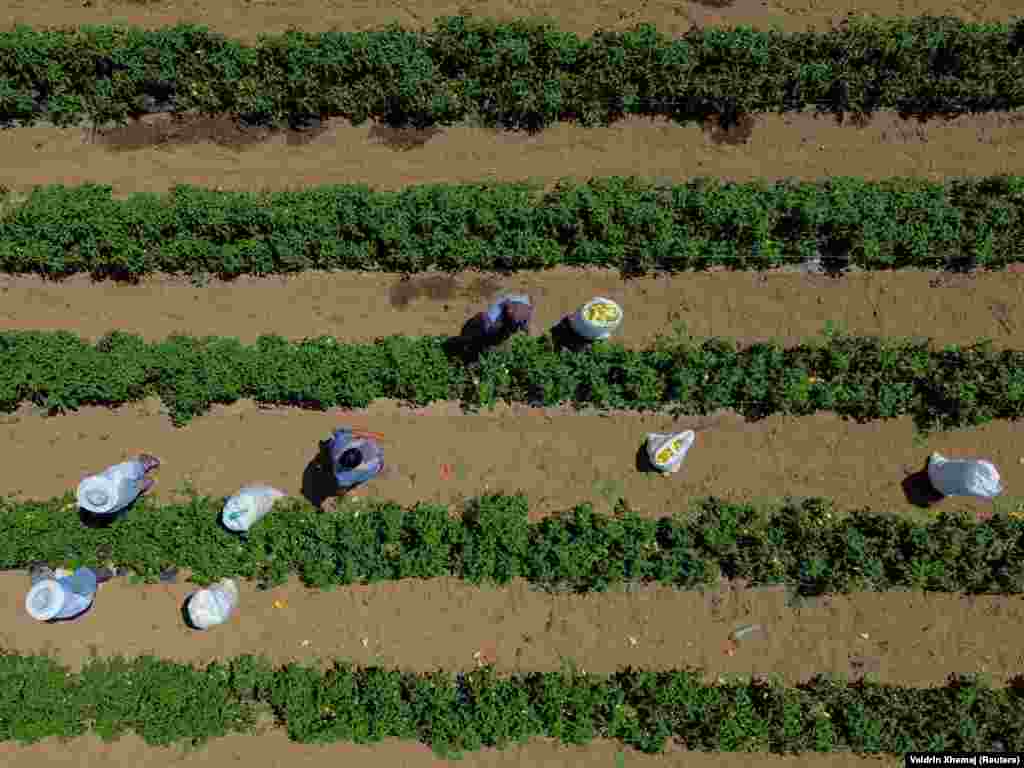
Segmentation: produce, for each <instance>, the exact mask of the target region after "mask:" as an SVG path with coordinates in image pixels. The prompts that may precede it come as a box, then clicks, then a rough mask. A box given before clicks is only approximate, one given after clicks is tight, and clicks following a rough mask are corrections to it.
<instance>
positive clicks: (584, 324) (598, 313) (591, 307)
mask: <svg viewBox="0 0 1024 768" xmlns="http://www.w3.org/2000/svg"><path fill="white" fill-rule="evenodd" d="M569 323H570V325H571V326H572V328H573V330H574V331H576V333H578V334H579V335H580V336H582V337H583V338H584V339H589V340H596V339H607V338H608V337H609V336H611V334H612V332H613V331H615V330H616V329H617V328H618V327H619V325H620V324H621V323H622V308H621V307H620V306H619V305H618V304H616V303H615V302H614V301H612V300H611V299H606V298H604V297H601V296H598V297H597V298H594V299H591V300H590V301H588V302H587V303H586V304H584V305H583V306H582V307H580V308H579V309H578V310H576V312H575V313H574V314H572V315H570V317H569Z"/></svg>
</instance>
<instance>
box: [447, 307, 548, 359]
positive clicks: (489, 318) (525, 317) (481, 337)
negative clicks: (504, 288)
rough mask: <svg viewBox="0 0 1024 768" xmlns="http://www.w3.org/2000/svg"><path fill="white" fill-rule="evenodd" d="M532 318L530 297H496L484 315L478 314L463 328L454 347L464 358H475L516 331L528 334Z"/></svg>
mask: <svg viewBox="0 0 1024 768" xmlns="http://www.w3.org/2000/svg"><path fill="white" fill-rule="evenodd" d="M532 317H533V305H532V304H531V303H530V297H529V296H525V295H522V294H507V295H504V296H500V297H499V298H498V299H497V300H496V301H495V302H494V303H493V304H491V306H490V307H488V309H487V311H486V312H480V313H478V314H476V315H474V316H473V317H471V318H470V319H469V321H468V322H467V323H466V324H465V325H464V326H463V328H462V333H461V334H460V336H459V337H458V339H457V341H456V343H457V344H458V345H459V346H460V347H461V350H462V351H463V353H464V354H466V355H467V356H468V358H476V357H477V356H478V355H479V354H480V353H481V352H483V351H484V350H485V349H487V348H488V347H492V346H494V345H496V344H499V343H500V342H502V341H504V340H505V339H507V338H508V337H509V336H511V335H512V334H514V333H516V332H519V331H528V330H529V328H530V319H531V318H532Z"/></svg>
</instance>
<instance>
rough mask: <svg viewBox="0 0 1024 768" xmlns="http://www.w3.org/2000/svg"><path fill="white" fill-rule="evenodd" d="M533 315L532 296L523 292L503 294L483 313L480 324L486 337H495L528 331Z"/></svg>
mask: <svg viewBox="0 0 1024 768" xmlns="http://www.w3.org/2000/svg"><path fill="white" fill-rule="evenodd" d="M532 317H533V305H532V304H530V297H529V296H524V295H522V294H512V295H507V296H501V297H500V298H499V299H498V300H497V301H495V302H494V303H493V304H491V306H490V307H489V308H488V309H487V311H486V312H483V313H481V316H480V325H481V328H482V330H483V334H484V336H485V337H486V338H495V337H497V336H500V335H502V334H506V333H514V332H515V331H526V330H529V327H530V319H531V318H532Z"/></svg>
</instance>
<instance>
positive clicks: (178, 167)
mask: <svg viewBox="0 0 1024 768" xmlns="http://www.w3.org/2000/svg"><path fill="white" fill-rule="evenodd" d="M0 160H2V161H3V166H4V174H3V180H2V181H3V184H4V185H6V186H7V187H8V188H11V189H14V190H18V191H24V190H28V189H30V188H31V187H32V186H35V185H39V184H66V185H78V184H84V183H96V184H110V185H112V186H113V187H114V192H115V194H127V193H130V192H140V191H144V192H165V191H166V190H168V189H169V188H170V187H172V186H173V185H175V184H193V185H197V186H205V187H221V188H223V189H238V190H250V191H251V190H259V189H263V188H271V189H284V188H297V187H309V186H316V185H321V184H368V185H370V186H372V187H376V188H382V189H399V188H403V187H406V186H409V185H413V184H428V183H430V184H433V183H441V182H447V183H478V182H481V181H518V180H524V179H532V180H535V181H537V182H539V183H542V184H552V183H553V182H555V181H557V180H558V179H559V178H563V177H567V178H574V179H577V180H586V179H588V178H591V177H594V176H630V175H637V176H642V177H645V178H658V179H661V180H671V181H683V180H685V179H688V178H691V177H695V176H714V177H718V178H723V179H727V180H734V181H751V180H756V179H766V180H772V179H779V178H786V177H789V178H795V179H806V180H816V179H819V178H822V177H825V176H842V175H849V176H860V177H864V178H867V179H880V178H887V177H891V176H913V177H919V178H927V179H931V180H933V181H938V180H941V179H943V178H945V177H951V176H986V175H994V174H1000V173H1017V174H1020V173H1022V172H1024V123H1022V122H1021V115H1020V113H1019V112H1010V113H1005V114H1001V113H999V114H997V113H993V114H983V115H969V116H963V117H958V118H956V119H953V120H948V121H947V120H935V121H930V122H927V123H919V122H917V121H906V120H902V119H900V118H899V117H898V116H897V115H895V114H894V113H889V112H881V113H878V114H877V115H876V116H875V117H874V118H873V119H872V121H871V122H870V123H869V124H868V125H867V126H866V127H863V128H858V127H856V126H853V125H851V124H850V123H849V121H847V124H845V125H839V124H837V122H836V120H835V118H833V117H831V116H820V117H816V116H814V115H813V114H790V115H783V116H780V115H761V116H758V117H757V118H756V119H755V120H754V122H753V123H752V124H749V125H747V126H746V127H745V128H743V129H735V130H733V131H731V132H730V133H722V132H721V131H719V130H718V129H716V128H714V127H713V126H703V127H702V126H700V125H694V124H691V125H677V124H673V123H670V122H668V121H665V120H649V119H643V118H630V119H628V120H623V121H621V122H618V123H615V124H613V125H611V126H609V127H606V128H601V127H595V128H583V127H580V126H576V125H572V124H568V123H558V124H555V125H553V126H551V127H549V128H547V129H545V130H544V131H541V132H540V133H537V134H535V135H532V136H531V135H529V134H525V133H521V132H508V131H505V132H498V131H494V130H490V129H486V128H482V127H472V126H469V125H460V126H452V127H449V128H445V129H438V130H430V131H423V132H415V131H396V130H393V129H388V128H387V127H382V126H380V125H377V124H374V123H365V124H363V125H361V126H353V125H351V124H349V123H347V122H346V121H344V120H330V121H327V122H326V123H325V124H323V125H322V126H321V127H320V128H319V129H317V130H316V131H312V132H308V133H298V132H286V133H277V134H271V133H268V132H267V131H266V130H258V129H249V130H242V129H239V128H238V127H236V126H235V125H234V123H233V122H232V121H230V120H228V119H227V118H190V119H188V120H185V121H184V122H180V121H179V122H175V121H174V120H173V119H172V118H171V117H170V116H168V115H153V116H148V117H146V118H144V119H143V120H142V121H140V122H139V123H137V124H129V125H127V126H125V127H111V128H108V129H106V132H105V133H102V132H100V133H93V132H92V131H91V130H90V129H87V128H83V127H72V128H53V127H45V126H34V127H27V128H15V129H10V130H4V131H0Z"/></svg>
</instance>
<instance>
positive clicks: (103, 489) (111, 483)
mask: <svg viewBox="0 0 1024 768" xmlns="http://www.w3.org/2000/svg"><path fill="white" fill-rule="evenodd" d="M145 476H146V472H145V467H143V466H142V462H141V461H138V460H132V461H126V462H123V463H121V464H115V465H114V466H112V467H108V468H107V469H105V470H103V471H102V472H101V473H99V474H98V475H91V476H89V477H87V478H85V479H84V480H82V482H80V483H79V484H78V492H77V497H78V506H80V507H81V508H82V509H85V510H88V511H89V512H91V513H93V514H94V515H112V514H114V513H115V512H119V511H120V510H122V509H124V508H125V507H127V506H128V505H129V504H131V503H132V502H133V501H135V499H136V498H137V497H138V495H139V491H140V490H141V488H142V480H143V478H145Z"/></svg>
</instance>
